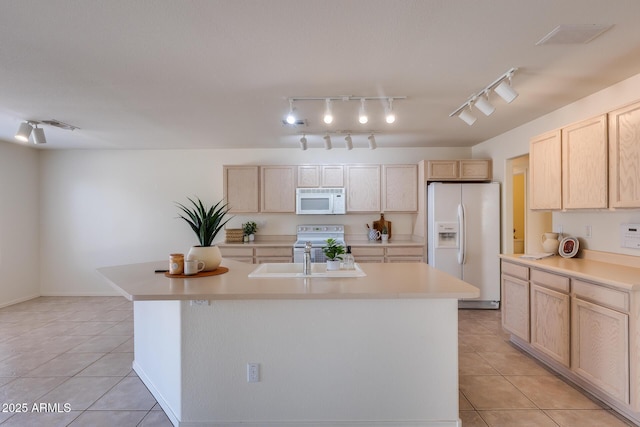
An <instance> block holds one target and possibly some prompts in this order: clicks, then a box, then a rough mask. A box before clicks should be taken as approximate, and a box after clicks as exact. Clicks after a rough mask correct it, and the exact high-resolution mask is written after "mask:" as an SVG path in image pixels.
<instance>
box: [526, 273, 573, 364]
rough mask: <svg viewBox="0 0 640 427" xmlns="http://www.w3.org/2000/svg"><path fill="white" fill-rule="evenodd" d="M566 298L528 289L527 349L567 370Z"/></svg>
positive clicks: (539, 289) (567, 310) (568, 348)
mask: <svg viewBox="0 0 640 427" xmlns="http://www.w3.org/2000/svg"><path fill="white" fill-rule="evenodd" d="M569 307H570V302H569V295H568V294H563V293H561V292H558V291H554V290H552V289H548V288H545V287H543V286H539V285H535V284H532V285H531V345H532V346H533V347H534V348H536V349H538V350H540V351H541V352H543V353H545V354H546V355H547V356H549V357H551V358H552V359H555V360H557V361H558V362H560V363H562V364H563V365H564V366H567V367H568V366H569V365H570V363H571V359H570V353H569V350H570V341H569V324H570V321H571V318H570V315H569Z"/></svg>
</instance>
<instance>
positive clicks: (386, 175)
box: [382, 165, 418, 212]
mask: <svg viewBox="0 0 640 427" xmlns="http://www.w3.org/2000/svg"><path fill="white" fill-rule="evenodd" d="M382 202H383V205H382V211H383V212H416V211H417V210H418V165H384V166H383V178H382Z"/></svg>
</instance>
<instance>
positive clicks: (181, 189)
mask: <svg viewBox="0 0 640 427" xmlns="http://www.w3.org/2000/svg"><path fill="white" fill-rule="evenodd" d="M40 155H41V176H42V178H41V181H40V185H41V192H42V197H41V206H42V208H41V221H42V235H41V262H40V270H41V274H42V277H43V280H42V281H41V289H40V290H41V292H42V294H43V295H107V294H114V292H113V291H112V290H111V289H110V287H109V286H108V285H107V284H106V283H105V281H104V280H103V279H102V278H101V277H99V276H98V275H97V273H96V272H95V270H96V268H98V267H103V266H107V265H118V264H128V263H136V262H142V261H152V260H161V259H165V258H166V259H168V256H169V254H170V253H172V252H184V253H186V252H187V251H188V250H189V247H190V246H191V245H194V244H197V242H196V239H195V236H194V235H193V232H192V231H191V230H190V229H189V228H188V226H187V225H186V223H184V221H182V220H178V219H176V216H177V215H178V210H177V209H176V208H175V206H174V202H186V201H187V200H186V197H194V196H197V197H200V198H201V199H202V200H203V201H204V202H205V203H208V204H210V203H212V202H217V201H218V200H220V199H222V195H223V189H222V166H223V165H225V164H304V163H311V164H314V163H315V164H317V163H417V162H418V161H419V160H420V159H427V158H429V159H444V158H468V157H470V155H471V150H470V149H469V148H415V149H412V148H407V149H382V148H379V149H377V150H373V151H372V150H362V149H360V150H357V149H354V150H352V151H346V150H344V149H334V150H331V151H326V150H317V149H310V150H307V151H302V150H298V149H275V150H274V149H258V150H139V151H138V150H121V151H93V150H91V151H82V150H70V151H53V150H52V151H42V152H40ZM247 218H252V219H254V220H256V221H257V222H259V223H264V226H263V227H262V229H260V230H259V231H258V235H260V234H263V235H279V234H287V235H294V234H295V225H296V224H302V223H308V222H319V221H326V222H327V223H344V224H345V225H346V233H347V234H352V233H358V232H359V231H360V230H362V232H363V233H364V229H365V225H364V224H365V223H366V222H371V221H373V220H375V219H378V218H379V215H378V214H371V215H341V216H330V217H327V216H322V217H320V216H318V217H315V216H313V217H311V216H304V217H299V216H296V215H292V214H289V215H282V214H256V215H251V216H246V215H245V216H237V217H235V218H234V219H233V222H231V223H230V224H231V225H234V226H236V225H237V226H239V225H240V224H241V223H242V222H244V221H245V220H246V219H247ZM385 218H387V219H388V220H390V221H393V232H394V234H407V235H410V234H411V233H412V230H413V225H414V224H413V222H414V220H415V214H395V215H394V214H386V215H385ZM216 240H217V241H220V240H224V235H223V234H222V235H219V236H218V239H216Z"/></svg>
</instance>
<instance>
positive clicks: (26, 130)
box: [15, 122, 33, 142]
mask: <svg viewBox="0 0 640 427" xmlns="http://www.w3.org/2000/svg"><path fill="white" fill-rule="evenodd" d="M32 130H33V126H32V125H31V123H30V122H22V123H20V126H19V127H18V131H17V132H16V136H15V137H16V139H17V140H18V141H22V142H28V141H29V136H30V135H31V131H32Z"/></svg>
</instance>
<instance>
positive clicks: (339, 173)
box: [320, 165, 344, 188]
mask: <svg viewBox="0 0 640 427" xmlns="http://www.w3.org/2000/svg"><path fill="white" fill-rule="evenodd" d="M321 172H322V175H321V180H320V185H321V186H322V187H337V188H340V187H344V166H342V165H322V169H321Z"/></svg>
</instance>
